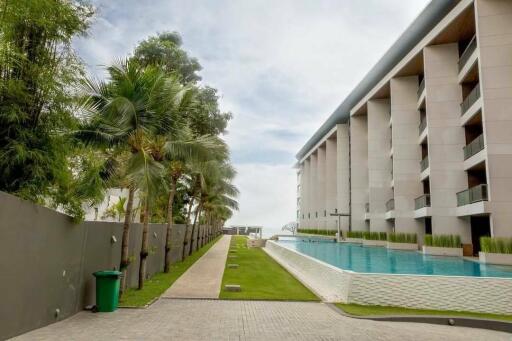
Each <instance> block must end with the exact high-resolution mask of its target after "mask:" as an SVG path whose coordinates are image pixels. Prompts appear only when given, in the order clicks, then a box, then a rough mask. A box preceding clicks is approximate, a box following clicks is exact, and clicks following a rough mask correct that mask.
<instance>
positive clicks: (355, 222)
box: [350, 115, 368, 231]
mask: <svg viewBox="0 0 512 341" xmlns="http://www.w3.org/2000/svg"><path fill="white" fill-rule="evenodd" d="M350 189H351V191H350V208H351V215H352V217H351V218H352V219H351V223H352V230H353V231H365V230H366V229H367V223H366V221H365V219H364V215H365V210H366V209H365V205H366V203H367V202H368V127H367V118H366V115H358V116H352V117H351V118H350Z"/></svg>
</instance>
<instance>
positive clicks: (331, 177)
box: [325, 137, 338, 230]
mask: <svg viewBox="0 0 512 341" xmlns="http://www.w3.org/2000/svg"><path fill="white" fill-rule="evenodd" d="M336 142H337V141H336V138H335V137H334V138H329V139H327V141H326V143H325V177H326V180H325V197H326V210H327V218H326V227H327V228H328V229H331V230H335V229H337V228H338V225H337V224H338V223H337V221H338V218H337V217H332V216H330V214H331V213H334V211H335V210H336V209H337V208H338V200H337V199H338V198H337V197H336V189H337V186H338V185H337V183H338V179H337V172H336V169H337V162H338V153H337V149H336Z"/></svg>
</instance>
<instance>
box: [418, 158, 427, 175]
mask: <svg viewBox="0 0 512 341" xmlns="http://www.w3.org/2000/svg"><path fill="white" fill-rule="evenodd" d="M420 167H421V171H422V172H423V171H424V170H425V169H427V168H428V156H425V158H424V159H423V160H421V161H420Z"/></svg>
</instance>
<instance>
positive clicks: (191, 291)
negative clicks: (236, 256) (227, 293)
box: [162, 235, 231, 298]
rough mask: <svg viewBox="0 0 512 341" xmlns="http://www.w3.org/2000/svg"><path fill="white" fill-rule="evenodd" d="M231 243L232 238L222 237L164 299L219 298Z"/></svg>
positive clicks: (170, 289)
mask: <svg viewBox="0 0 512 341" xmlns="http://www.w3.org/2000/svg"><path fill="white" fill-rule="evenodd" d="M230 241H231V236H227V235H225V236H222V238H221V239H220V240H219V241H218V242H217V243H215V245H213V246H212V248H211V249H210V250H208V252H206V253H205V254H204V255H203V256H202V257H201V258H199V260H198V261H197V262H195V263H194V265H192V266H191V267H190V268H189V269H188V270H187V271H186V272H185V273H184V274H183V275H181V277H180V278H178V280H177V281H176V282H174V284H173V285H172V286H171V287H170V288H169V289H167V291H166V292H165V293H164V294H163V296H162V297H165V298H219V294H220V286H221V284H222V275H223V274H224V267H225V265H226V258H227V255H228V250H229V243H230Z"/></svg>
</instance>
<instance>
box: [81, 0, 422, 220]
mask: <svg viewBox="0 0 512 341" xmlns="http://www.w3.org/2000/svg"><path fill="white" fill-rule="evenodd" d="M94 2H95V4H97V5H98V8H99V18H98V19H97V20H96V23H95V25H94V26H93V28H92V30H91V34H90V36H89V37H88V38H86V39H80V40H78V41H77V43H76V45H77V46H78V49H79V52H80V54H81V55H82V57H83V58H84V59H85V60H86V62H87V63H88V64H89V65H90V67H91V69H92V70H93V71H94V72H96V73H100V71H98V70H99V69H98V68H97V67H96V66H97V65H101V64H103V65H105V64H108V63H110V62H111V61H112V60H113V59H114V58H116V57H123V56H126V55H127V54H128V53H130V52H131V51H132V49H133V48H134V46H135V45H136V44H137V42H139V41H140V40H142V39H144V38H146V37H147V36H148V35H153V34H155V33H156V32H161V31H166V30H169V31H174V30H176V31H178V32H180V33H181V34H182V36H183V40H184V47H185V49H187V50H188V51H190V54H191V55H193V56H195V57H197V58H198V59H199V61H200V63H201V64H202V65H203V71H202V72H201V75H202V77H203V80H204V82H205V83H207V84H210V85H212V86H214V87H216V88H218V89H219V90H220V93H221V94H222V96H223V97H222V100H221V106H222V108H223V110H229V111H232V112H233V113H234V115H235V118H234V120H233V121H232V122H231V123H230V125H229V135H228V136H227V137H226V139H227V141H228V143H229V144H230V146H231V149H232V151H233V159H234V160H235V166H236V167H237V169H238V172H239V175H238V178H237V180H236V183H237V184H238V185H239V187H240V190H241V193H242V194H241V197H240V202H241V209H240V212H239V213H237V214H236V216H235V217H234V218H233V220H232V221H233V222H236V223H250V224H252V223H257V224H261V225H267V226H273V227H276V226H280V225H283V224H285V223H286V222H288V221H290V220H293V219H294V218H295V170H293V169H292V168H291V165H292V163H293V162H294V158H293V155H294V154H295V153H296V152H297V151H298V150H299V149H300V147H302V145H303V144H304V143H305V142H306V140H307V139H308V138H309V137H310V136H311V134H313V133H314V131H315V130H316V129H317V128H318V127H319V126H320V125H321V124H322V123H323V122H324V120H325V119H326V118H327V117H328V116H329V115H330V113H331V112H332V111H333V110H334V109H335V108H336V106H337V105H338V104H339V103H340V102H341V101H342V100H343V98H344V97H345V96H346V95H347V94H348V93H349V91H350V90H351V89H352V88H353V87H354V86H355V85H356V84H357V82H358V81H359V80H361V78H362V77H363V76H364V75H365V73H366V72H367V71H368V70H369V69H370V67H371V66H373V64H375V63H376V62H377V61H378V59H379V58H380V56H381V55H382V54H383V53H384V52H385V51H386V49H387V48H388V47H389V46H390V45H391V44H392V43H393V42H394V41H395V40H396V39H397V38H398V36H399V34H400V33H401V32H402V31H403V30H404V29H405V28H406V27H407V26H408V25H409V24H410V22H411V21H412V20H413V19H414V17H415V16H416V15H417V14H418V13H419V12H420V10H421V9H422V8H423V7H424V6H425V5H426V3H427V2H428V0H409V1H403V0H387V1H381V0H365V1H354V0H316V1H312V0H300V1H299V0H279V1H275V0H250V1H249V0H247V1H246V0H244V1H239V0H216V1H207V0H173V1H170V0H153V1H140V0H125V1H121V0H115V1H114V0H95V1H94Z"/></svg>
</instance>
